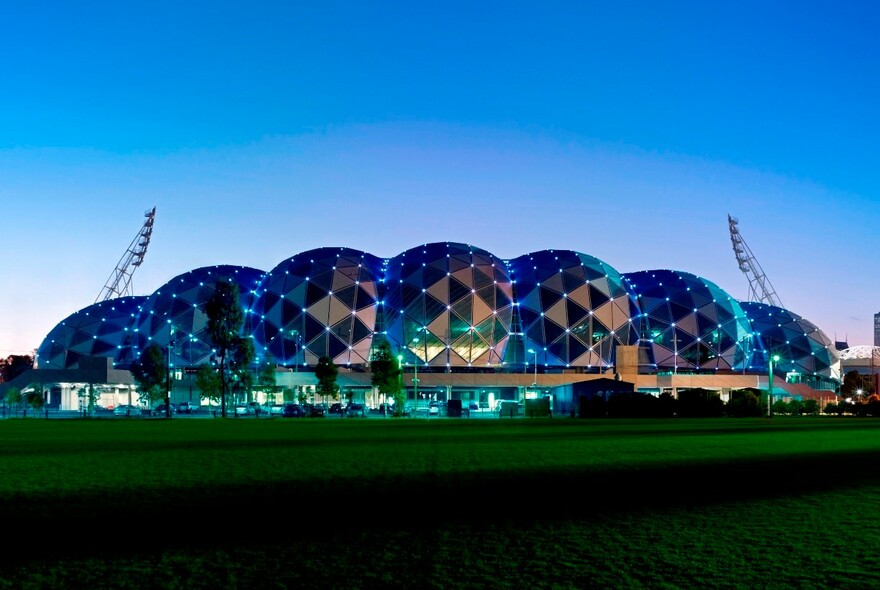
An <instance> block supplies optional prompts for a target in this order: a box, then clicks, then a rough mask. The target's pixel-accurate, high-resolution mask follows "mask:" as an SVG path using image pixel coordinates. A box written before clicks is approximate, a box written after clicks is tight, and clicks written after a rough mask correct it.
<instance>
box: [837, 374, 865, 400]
mask: <svg viewBox="0 0 880 590" xmlns="http://www.w3.org/2000/svg"><path fill="white" fill-rule="evenodd" d="M859 390H861V392H862V393H863V394H865V395H869V394H870V393H873V389H872V388H871V384H870V380H868V379H863V378H862V376H861V375H860V374H859V372H858V371H856V370H852V371H848V372H847V373H846V374H845V375H844V376H843V383H841V384H840V394H841V395H843V396H844V397H853V396H854V395H856V394H857V393H858V392H859Z"/></svg>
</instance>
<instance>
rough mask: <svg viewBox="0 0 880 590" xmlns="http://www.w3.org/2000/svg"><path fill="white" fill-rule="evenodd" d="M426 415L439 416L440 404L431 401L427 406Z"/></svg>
mask: <svg viewBox="0 0 880 590" xmlns="http://www.w3.org/2000/svg"><path fill="white" fill-rule="evenodd" d="M428 415H429V416H439V415H440V406H438V405H435V404H434V403H433V402H432V403H431V404H430V405H429V406H428Z"/></svg>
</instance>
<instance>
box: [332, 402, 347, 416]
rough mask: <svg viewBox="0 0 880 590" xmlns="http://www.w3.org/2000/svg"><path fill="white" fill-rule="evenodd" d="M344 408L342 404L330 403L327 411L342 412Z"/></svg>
mask: <svg viewBox="0 0 880 590" xmlns="http://www.w3.org/2000/svg"><path fill="white" fill-rule="evenodd" d="M344 410H345V408H344V407H343V405H342V404H330V410H329V412H328V413H330V414H342V413H343V412H344Z"/></svg>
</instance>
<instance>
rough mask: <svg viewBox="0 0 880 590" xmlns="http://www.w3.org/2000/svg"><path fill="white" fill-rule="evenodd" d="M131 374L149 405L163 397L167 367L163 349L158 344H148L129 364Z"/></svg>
mask: <svg viewBox="0 0 880 590" xmlns="http://www.w3.org/2000/svg"><path fill="white" fill-rule="evenodd" d="M131 375H132V377H134V380H135V382H136V383H137V385H138V391H139V392H140V394H141V398H144V397H146V398H147V401H148V403H149V404H150V405H152V404H153V403H155V402H156V401H157V400H160V399H165V389H166V387H167V383H168V381H167V380H168V367H167V366H166V362H165V351H164V350H162V347H161V346H159V345H158V344H150V345H149V346H148V347H147V348H145V349H144V351H143V352H142V353H141V355H140V357H138V358H137V360H135V361H134V362H133V363H132V364H131Z"/></svg>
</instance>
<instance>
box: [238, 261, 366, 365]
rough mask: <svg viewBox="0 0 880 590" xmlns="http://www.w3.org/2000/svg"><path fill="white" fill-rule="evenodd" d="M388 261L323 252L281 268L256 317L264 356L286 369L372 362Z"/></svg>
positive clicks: (267, 285) (263, 292) (259, 300)
mask: <svg viewBox="0 0 880 590" xmlns="http://www.w3.org/2000/svg"><path fill="white" fill-rule="evenodd" d="M382 264H383V262H382V260H381V259H380V258H377V257H376V256H373V255H372V254H369V253H366V252H362V251H360V250H354V249H352V248H317V249H314V250H308V251H306V252H302V253H300V254H297V255H295V256H293V257H291V258H289V259H287V260H284V261H282V262H281V263H279V264H278V265H276V266H275V268H273V269H272V270H271V271H269V273H268V274H267V276H266V280H265V281H264V283H263V285H262V287H261V289H260V292H259V293H258V296H257V297H256V298H255V300H254V306H253V308H252V310H251V314H250V316H251V317H250V324H249V326H250V328H249V329H250V332H251V333H252V334H253V336H254V339H255V341H256V342H255V343H256V345H257V349H258V352H259V350H260V349H261V348H262V349H263V351H264V353H265V354H266V355H267V356H268V357H271V358H273V359H274V360H275V361H276V362H277V363H279V364H282V365H296V364H310V365H315V364H317V362H318V359H319V358H320V357H322V356H325V355H326V356H329V357H330V358H331V359H333V362H334V363H335V364H337V365H348V364H352V363H354V364H366V363H367V362H368V361H369V358H370V347H371V346H372V343H373V331H374V329H375V325H376V314H377V307H378V300H379V294H378V291H379V278H380V277H381V274H382Z"/></svg>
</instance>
